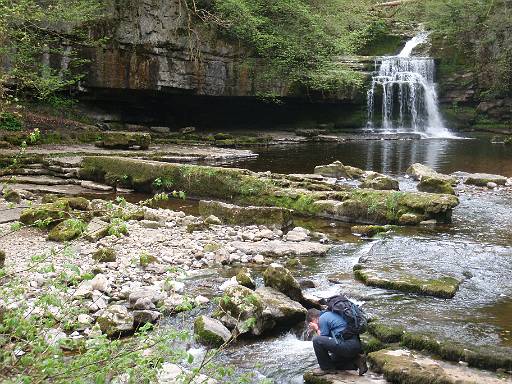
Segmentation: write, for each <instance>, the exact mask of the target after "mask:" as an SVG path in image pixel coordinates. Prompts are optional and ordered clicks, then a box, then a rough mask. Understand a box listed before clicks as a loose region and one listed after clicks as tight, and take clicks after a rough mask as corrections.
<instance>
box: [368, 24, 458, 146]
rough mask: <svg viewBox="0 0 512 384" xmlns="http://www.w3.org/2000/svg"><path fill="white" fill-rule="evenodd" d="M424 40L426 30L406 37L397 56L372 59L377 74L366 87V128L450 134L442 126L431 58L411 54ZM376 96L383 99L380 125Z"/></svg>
mask: <svg viewBox="0 0 512 384" xmlns="http://www.w3.org/2000/svg"><path fill="white" fill-rule="evenodd" d="M427 39H428V33H427V32H422V33H420V34H419V35H417V36H415V37H414V38H412V39H411V40H409V41H408V42H407V44H405V47H404V48H403V49H402V51H401V52H400V53H399V54H398V55H397V56H384V57H381V58H379V59H378V60H376V61H375V73H376V74H375V75H374V76H373V77H372V84H371V88H370V89H369V90H368V123H367V127H368V128H370V129H372V130H373V129H380V130H384V132H401V131H404V132H414V133H420V134H422V135H424V136H427V137H453V135H452V134H451V133H450V131H448V129H447V128H446V127H445V126H444V123H443V119H442V117H441V114H440V113H439V108H438V105H437V92H436V85H435V83H434V71H435V64H434V60H433V59H432V58H429V57H414V56H411V54H412V51H413V49H414V48H416V47H417V46H418V45H420V44H423V43H425V42H426V41H427ZM379 63H380V67H379ZM377 68H378V69H377ZM377 97H379V98H382V121H381V126H375V124H374V120H375V104H376V103H375V100H376V98H377Z"/></svg>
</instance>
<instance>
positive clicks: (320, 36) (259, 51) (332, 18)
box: [189, 0, 373, 91]
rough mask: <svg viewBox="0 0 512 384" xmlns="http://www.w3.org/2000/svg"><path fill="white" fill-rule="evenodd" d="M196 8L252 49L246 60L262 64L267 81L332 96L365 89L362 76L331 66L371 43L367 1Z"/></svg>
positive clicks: (242, 1)
mask: <svg viewBox="0 0 512 384" xmlns="http://www.w3.org/2000/svg"><path fill="white" fill-rule="evenodd" d="M189 3H194V5H195V3H196V2H195V1H189ZM197 3H199V6H202V7H204V8H206V10H205V12H208V13H210V14H214V15H215V18H213V20H214V22H215V23H216V24H217V25H219V26H220V27H222V31H223V33H224V34H225V35H226V37H227V38H230V39H236V40H239V41H241V42H242V43H243V44H244V45H245V46H247V47H249V48H250V49H252V52H250V53H249V54H248V56H251V57H254V56H257V57H258V58H261V59H263V62H264V63H265V65H266V67H267V71H266V73H267V76H268V80H276V79H278V80H283V79H285V80H288V81H290V82H292V83H295V84H296V85H299V86H305V87H307V88H310V89H313V90H331V91H332V90H337V89H339V87H341V86H359V85H361V84H362V79H361V77H360V76H359V75H357V74H356V73H354V72H353V71H350V70H348V69H346V68H340V65H339V64H333V59H334V57H335V56H338V55H345V54H353V53H356V52H357V51H358V50H359V49H361V48H362V47H364V46H365V45H366V44H367V42H368V40H370V39H371V38H372V36H371V33H370V32H371V29H370V28H369V26H371V25H372V23H373V17H372V16H371V15H370V13H369V12H368V10H369V6H370V4H371V1H369V0H362V1H361V0H328V1H306V0H276V1H267V0H213V1H209V2H207V1H200V2H197ZM190 7H191V8H193V7H192V4H191V5H190ZM200 11H201V10H200ZM203 11H204V10H203ZM205 12H203V14H204V13H205ZM198 13H199V14H200V13H201V12H198ZM209 21H210V22H211V20H209ZM249 64H254V63H249ZM264 80H265V79H264Z"/></svg>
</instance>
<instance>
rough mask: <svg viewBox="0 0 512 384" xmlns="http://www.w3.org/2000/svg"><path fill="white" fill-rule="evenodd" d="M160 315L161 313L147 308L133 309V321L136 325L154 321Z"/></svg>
mask: <svg viewBox="0 0 512 384" xmlns="http://www.w3.org/2000/svg"><path fill="white" fill-rule="evenodd" d="M161 316H162V314H161V313H160V312H158V311H151V310H147V309H142V310H135V311H133V321H134V323H135V324H136V325H144V324H148V323H151V324H153V323H156V322H157V321H158V319H160V317H161Z"/></svg>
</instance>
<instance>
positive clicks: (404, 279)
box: [354, 264, 461, 299]
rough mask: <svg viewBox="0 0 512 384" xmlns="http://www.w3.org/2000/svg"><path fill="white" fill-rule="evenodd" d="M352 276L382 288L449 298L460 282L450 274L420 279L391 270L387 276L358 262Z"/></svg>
mask: <svg viewBox="0 0 512 384" xmlns="http://www.w3.org/2000/svg"><path fill="white" fill-rule="evenodd" d="M354 276H355V277H356V279H358V280H360V281H361V282H363V283H364V284H366V285H369V286H372V287H378V288H384V289H393V290H397V291H402V292H410V293H418V294H421V295H428V296H435V297H440V298H445V299H451V298H452V297H453V296H455V293H456V292H457V291H458V289H459V285H460V283H461V281H460V280H457V279H456V278H454V277H451V276H442V277H438V278H434V279H420V278H418V277H416V276H413V275H410V274H407V273H404V272H401V271H393V273H390V274H389V276H386V274H384V273H380V272H379V271H377V270H374V269H368V268H363V267H362V266H361V265H360V264H358V265H356V266H355V267H354Z"/></svg>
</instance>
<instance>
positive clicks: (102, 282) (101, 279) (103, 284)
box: [91, 273, 110, 292]
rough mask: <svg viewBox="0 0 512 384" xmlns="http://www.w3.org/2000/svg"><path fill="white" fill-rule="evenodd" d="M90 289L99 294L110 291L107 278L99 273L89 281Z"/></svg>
mask: <svg viewBox="0 0 512 384" xmlns="http://www.w3.org/2000/svg"><path fill="white" fill-rule="evenodd" d="M91 287H92V289H94V290H97V291H100V292H109V291H110V283H109V281H108V279H107V276H105V275H104V274H102V273H99V274H97V275H96V276H94V278H93V279H92V280H91Z"/></svg>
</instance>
